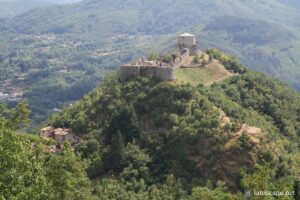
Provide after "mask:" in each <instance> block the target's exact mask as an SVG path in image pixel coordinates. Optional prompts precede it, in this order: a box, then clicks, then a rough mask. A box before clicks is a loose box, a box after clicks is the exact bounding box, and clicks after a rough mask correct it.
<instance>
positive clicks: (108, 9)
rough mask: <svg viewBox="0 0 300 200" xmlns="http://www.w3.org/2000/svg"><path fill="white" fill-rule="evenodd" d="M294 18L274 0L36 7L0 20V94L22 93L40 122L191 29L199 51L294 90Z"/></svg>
mask: <svg viewBox="0 0 300 200" xmlns="http://www.w3.org/2000/svg"><path fill="white" fill-rule="evenodd" d="M289 2H291V3H292V1H289ZM299 18H300V14H299V10H297V9H296V8H295V6H293V4H290V3H288V2H286V1H279V0H270V1H267V2H266V1H264V0H256V1H250V0H245V1H229V0H228V1H227V0H226V1H219V0H211V1H207V0H188V1H182V0H175V1H169V0H162V1H160V2H159V3H158V2H157V1H154V0H147V1H138V0H124V1H122V0H116V1H113V2H112V1H104V0H85V1H82V2H78V3H75V4H67V5H61V6H51V7H47V8H39V9H35V10H32V11H30V12H27V13H24V14H22V15H19V16H17V17H14V18H10V19H5V20H1V22H0V32H1V35H0V81H5V83H9V86H7V85H5V84H0V90H1V91H2V92H3V93H10V92H11V91H12V90H13V89H14V91H17V92H19V91H22V92H23V94H24V95H23V97H25V98H28V99H29V105H30V108H31V109H32V111H33V112H32V116H31V117H32V119H34V121H36V120H37V119H39V120H43V119H45V116H47V115H48V114H49V113H51V112H52V111H53V110H57V109H60V107H61V106H62V105H66V104H70V103H71V102H72V101H74V100H78V99H80V98H81V97H82V96H83V95H84V94H86V93H87V92H89V91H91V90H92V89H93V88H94V87H95V86H96V85H97V84H99V83H100V82H101V81H102V80H103V77H104V76H105V74H106V73H107V72H109V71H111V70H113V69H115V68H116V67H117V66H118V65H119V64H121V63H124V62H131V61H133V60H135V59H136V58H137V57H139V56H141V55H147V54H148V53H149V52H151V51H155V52H158V53H160V52H163V51H166V50H170V49H172V48H174V47H175V46H176V36H177V35H178V34H179V33H182V32H191V33H194V34H196V35H197V39H198V41H199V46H200V48H201V49H203V50H205V49H208V48H211V47H217V48H219V49H222V50H223V51H225V52H228V53H230V54H233V55H235V56H236V57H238V58H239V59H240V60H241V62H242V63H243V64H245V65H246V66H249V67H250V68H252V69H255V70H258V71H263V72H265V73H267V74H269V75H272V76H275V77H278V78H280V79H281V80H283V81H285V82H286V83H288V84H289V85H290V86H292V87H293V88H294V89H296V90H298V91H300V69H299V66H300V64H299V63H300V59H299V58H300V34H299V33H300V25H299V20H298V19H299ZM1 88H4V89H1ZM6 88H13V89H6ZM6 90H8V91H6ZM45 91H46V92H45Z"/></svg>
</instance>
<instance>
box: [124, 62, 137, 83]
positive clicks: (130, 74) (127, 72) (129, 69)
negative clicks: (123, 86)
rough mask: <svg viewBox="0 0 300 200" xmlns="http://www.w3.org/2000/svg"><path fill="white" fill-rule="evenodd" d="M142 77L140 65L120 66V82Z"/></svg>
mask: <svg viewBox="0 0 300 200" xmlns="http://www.w3.org/2000/svg"><path fill="white" fill-rule="evenodd" d="M139 76H140V66H139V65H122V66H120V81H121V82H124V81H127V80H129V79H132V78H137V77H139Z"/></svg>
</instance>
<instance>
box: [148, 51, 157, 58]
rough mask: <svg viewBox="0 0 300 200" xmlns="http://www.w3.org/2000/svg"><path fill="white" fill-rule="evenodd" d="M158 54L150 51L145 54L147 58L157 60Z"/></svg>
mask: <svg viewBox="0 0 300 200" xmlns="http://www.w3.org/2000/svg"><path fill="white" fill-rule="evenodd" d="M157 58H158V56H157V53H155V52H150V53H149V54H148V56H147V59H148V60H157Z"/></svg>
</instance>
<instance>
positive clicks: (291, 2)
mask: <svg viewBox="0 0 300 200" xmlns="http://www.w3.org/2000/svg"><path fill="white" fill-rule="evenodd" d="M278 2H280V3H282V4H286V5H288V6H291V7H294V8H297V9H300V2H299V1H298V0H278Z"/></svg>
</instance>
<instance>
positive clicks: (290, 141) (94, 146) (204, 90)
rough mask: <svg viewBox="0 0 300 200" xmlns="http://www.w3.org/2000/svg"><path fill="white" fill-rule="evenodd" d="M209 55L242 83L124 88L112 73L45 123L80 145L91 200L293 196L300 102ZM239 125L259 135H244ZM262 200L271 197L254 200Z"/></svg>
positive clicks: (146, 83)
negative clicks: (289, 193)
mask: <svg viewBox="0 0 300 200" xmlns="http://www.w3.org/2000/svg"><path fill="white" fill-rule="evenodd" d="M207 53H208V54H209V55H210V56H211V57H213V58H216V59H218V60H220V61H221V62H222V63H223V64H224V65H225V67H226V68H227V69H230V70H234V71H235V72H239V75H238V76H234V77H231V78H228V79H226V80H225V81H223V82H221V83H215V84H213V85H211V86H203V85H198V86H192V85H189V84H182V83H181V82H157V81H155V80H151V79H147V78H140V79H136V80H131V81H128V82H126V83H125V84H121V83H119V81H118V78H117V74H112V75H111V76H110V77H108V78H107V79H106V81H105V82H104V83H103V84H102V85H101V86H99V87H98V88H96V89H95V90H93V91H92V92H91V93H90V94H88V95H86V96H85V97H84V98H83V100H82V101H80V102H78V103H76V104H75V105H73V106H72V107H69V108H65V109H64V110H63V112H62V113H60V114H58V115H56V116H53V117H52V118H51V119H50V121H49V124H51V125H54V126H56V127H71V128H72V129H73V130H74V131H75V132H76V133H77V134H79V135H80V137H81V138H82V139H83V140H82V142H81V143H79V144H78V145H76V147H75V152H77V153H78V154H79V155H80V156H81V158H82V159H83V160H84V161H85V162H86V163H88V165H87V169H86V172H87V176H88V177H89V178H90V179H91V180H93V182H96V183H95V184H96V187H95V188H94V194H95V196H97V195H98V198H99V195H100V196H101V197H102V198H104V196H105V198H107V199H122V198H124V199H189V198H191V199H241V198H243V193H244V191H254V190H256V191H258V190H270V191H294V190H295V188H296V185H295V183H296V182H297V180H298V179H299V173H300V171H299V169H300V157H299V156H300V155H299V144H300V140H299V136H300V132H299V131H300V123H299V122H300V120H299V119H300V96H299V94H297V93H296V92H294V91H293V90H292V89H289V88H288V86H287V85H285V84H283V83H282V82H280V81H278V80H276V79H273V78H270V77H268V76H266V75H264V74H262V73H259V72H254V71H251V70H248V69H246V68H245V67H244V66H243V65H241V64H239V63H238V61H237V60H235V59H234V58H233V57H230V56H226V55H224V54H222V53H220V52H219V51H217V50H215V49H212V50H209V51H207ZM225 116H226V118H228V119H229V120H227V121H226V120H225V121H223V119H224V117H225ZM245 125H247V126H248V127H257V128H259V130H261V131H258V132H256V133H255V134H251V131H250V129H243V127H245ZM241 131H242V133H240V136H238V137H236V136H233V135H235V134H237V133H238V132H241ZM99 177H101V178H100V180H99ZM170 187H171V188H170ZM172 187H175V188H176V189H175V190H174V188H172ZM294 187H295V188H294ZM108 188H109V189H108ZM103 194H105V195H103ZM165 195H167V196H165ZM105 198H104V199H105ZM264 198H265V199H276V197H275V196H274V197H261V196H258V197H254V198H253V199H264ZM282 199H293V197H292V196H286V197H283V198H282Z"/></svg>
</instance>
